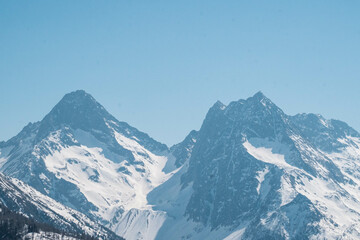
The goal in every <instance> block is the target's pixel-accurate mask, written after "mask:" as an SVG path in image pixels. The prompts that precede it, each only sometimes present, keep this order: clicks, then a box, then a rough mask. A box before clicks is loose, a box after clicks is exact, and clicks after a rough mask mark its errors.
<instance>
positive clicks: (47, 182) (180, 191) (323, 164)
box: [0, 90, 360, 240]
mask: <svg viewBox="0 0 360 240" xmlns="http://www.w3.org/2000/svg"><path fill="white" fill-rule="evenodd" d="M359 170H360V134H359V133H358V132H357V131H355V130H354V129H353V128H351V127H350V126H348V125H347V124H346V123H344V122H341V121H338V120H327V119H324V118H323V117H322V116H320V115H316V114H298V115H295V116H289V115H287V114H285V113H284V112H283V111H282V110H281V109H280V108H278V107H277V106H276V105H275V104H274V103H273V102H272V101H271V100H270V99H268V98H267V97H266V96H264V95H263V94H262V93H261V92H259V93H257V94H255V95H254V96H253V97H250V98H248V99H246V100H239V101H234V102H231V103H230V104H229V105H227V106H226V105H224V104H222V103H221V102H216V103H215V104H214V105H213V106H212V107H211V108H210V110H209V112H208V113H207V115H206V117H205V120H204V122H203V124H202V126H201V128H200V130H198V131H192V132H190V133H189V135H188V136H187V137H186V138H185V139H184V141H183V142H181V143H179V144H176V145H174V146H172V147H170V148H168V147H167V146H166V145H164V144H162V143H159V142H157V141H156V140H154V139H152V138H151V137H150V136H148V135H147V134H146V133H143V132H141V131H139V130H137V129H136V128H134V127H132V126H130V125H129V124H127V123H125V122H120V121H118V120H117V119H116V118H114V117H113V116H112V115H111V114H110V113H108V112H107V111H106V110H105V109H104V107H103V106H101V105H100V104H99V103H98V102H97V101H96V100H95V99H94V98H93V97H92V96H91V95H90V94H88V93H86V92H84V91H81V90H79V91H75V92H72V93H69V94H66V95H65V96H64V97H63V99H62V100H61V101H60V102H59V103H58V104H57V105H56V106H55V107H54V108H53V109H52V110H51V111H50V113H49V114H47V115H46V116H45V117H44V118H43V119H42V120H41V121H39V122H36V123H31V124H29V125H27V126H26V127H25V128H24V129H23V130H22V131H21V132H20V133H19V134H18V135H17V136H15V137H13V138H11V139H10V140H8V141H6V142H1V143H0V171H1V172H2V173H3V174H4V175H6V176H4V175H0V193H1V197H0V201H1V203H2V204H3V205H5V206H7V207H8V208H10V209H11V210H13V211H17V212H21V213H22V214H24V215H25V216H27V217H29V218H33V219H35V220H36V221H39V222H44V223H47V224H50V225H56V226H57V227H59V228H61V230H67V231H73V232H78V233H86V234H89V235H92V236H97V237H99V236H101V237H102V238H103V239H115V238H116V237H115V235H114V234H113V233H112V232H111V231H113V232H114V233H115V234H117V235H118V236H121V237H124V238H125V239H228V240H229V239H324V238H326V239H356V238H360V201H359V199H360V190H359V189H360V172H359ZM35 209H37V210H35ZM110 230H111V231H110Z"/></svg>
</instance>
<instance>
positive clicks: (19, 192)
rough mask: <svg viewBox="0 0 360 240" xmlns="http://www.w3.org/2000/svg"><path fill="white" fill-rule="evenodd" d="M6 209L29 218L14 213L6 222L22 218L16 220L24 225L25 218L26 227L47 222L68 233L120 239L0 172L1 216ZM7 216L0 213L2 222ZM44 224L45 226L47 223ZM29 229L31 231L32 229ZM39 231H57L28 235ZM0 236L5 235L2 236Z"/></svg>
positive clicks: (78, 213)
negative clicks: (20, 217)
mask: <svg viewBox="0 0 360 240" xmlns="http://www.w3.org/2000/svg"><path fill="white" fill-rule="evenodd" d="M2 205H4V206H2ZM6 210H8V211H9V210H11V211H13V215H14V214H17V213H18V214H20V215H19V216H22V217H23V218H24V217H26V218H29V219H30V220H26V218H24V219H25V220H22V219H19V216H16V217H15V218H14V217H13V218H9V217H8V218H9V219H11V220H12V221H10V223H9V224H11V223H13V222H14V221H19V220H21V221H19V222H23V225H26V223H27V222H29V223H31V224H30V225H29V224H28V227H29V226H36V225H39V224H43V223H46V224H47V225H49V226H52V227H53V228H56V229H57V230H59V229H60V230H62V231H63V232H68V233H69V234H70V233H71V234H79V235H81V234H86V235H88V236H92V237H96V238H97V239H119V240H121V239H122V238H120V237H117V236H116V235H115V234H114V233H113V232H111V231H110V230H108V229H106V228H104V227H103V226H101V225H99V224H97V223H95V222H93V221H91V220H90V219H89V218H88V217H86V216H85V215H84V214H82V213H80V212H77V211H75V210H73V209H71V208H69V207H65V206H64V205H62V204H60V203H58V202H56V201H55V200H53V199H52V198H49V197H47V196H45V195H43V194H41V193H40V192H38V191H36V190H35V189H33V188H32V187H30V186H28V185H27V184H25V183H23V182H21V181H20V180H17V179H14V178H10V177H6V176H4V175H3V174H1V173H0V212H1V216H3V215H4V212H6ZM8 215H9V214H8ZM4 217H5V218H4ZM6 217H7V216H3V218H4V219H2V221H1V222H2V224H3V223H4V221H5V219H6ZM31 221H35V222H31ZM9 224H8V225H9ZM15 227H16V226H15ZM19 227H20V226H18V228H19ZM23 227H24V226H23ZM40 227H43V225H40ZM44 227H46V228H48V227H47V226H44ZM46 228H45V229H46ZM45 229H43V230H45ZM26 232H28V231H26ZM29 233H31V231H30V232H29ZM7 234H8V233H6V234H5V236H7ZM41 234H45V235H49V234H56V232H55V233H51V232H46V233H45V232H43V233H41V232H38V233H35V232H34V233H33V234H32V235H34V238H31V239H42V238H41ZM35 235H39V237H38V238H35ZM8 237H9V236H8ZM2 239H8V238H7V237H4V238H2ZM69 239H70V238H69Z"/></svg>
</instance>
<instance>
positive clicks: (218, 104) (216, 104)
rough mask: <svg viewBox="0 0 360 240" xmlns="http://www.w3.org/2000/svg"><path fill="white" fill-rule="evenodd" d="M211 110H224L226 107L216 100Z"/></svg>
mask: <svg viewBox="0 0 360 240" xmlns="http://www.w3.org/2000/svg"><path fill="white" fill-rule="evenodd" d="M211 108H212V109H220V110H224V109H225V108H226V105H225V104H223V103H222V102H221V101H219V100H217V101H216V102H215V103H214V105H213V106H212V107H211Z"/></svg>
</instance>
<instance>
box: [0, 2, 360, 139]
mask: <svg viewBox="0 0 360 240" xmlns="http://www.w3.org/2000/svg"><path fill="white" fill-rule="evenodd" d="M359 12H360V1H358V0H353V1H351V0H349V1H331V0H318V1H288V0H287V1H278V0H273V1H267V0H266V1H265V0H264V1H256V0H255V1H239V0H234V1H232V0H228V1H226V0H225V1H224V0H222V1H217V0H211V1H208V0H207V1H197V0H191V1H190V0H183V1H159V0H152V1H143V0H136V1H134V0H131V1H130V0H116V1H111V0H108V1H90V0H86V1H85V0H77V1H73V0H62V1H49V0H44V1H38V0H34V1H25V0H17V1H8V0H0V114H1V115H0V140H7V139H9V138H11V137H13V136H15V135H16V134H17V133H18V132H19V131H20V130H21V129H22V128H23V127H24V126H25V125H26V124H27V123H29V122H35V121H39V120H41V119H42V118H43V117H44V116H45V115H46V114H47V113H48V112H49V111H50V110H51V109H52V107H54V106H55V104H56V103H57V102H58V101H59V100H60V99H61V98H62V97H63V95H65V94H66V93H68V92H71V91H74V90H77V89H83V90H85V91H87V92H88V93H90V94H91V95H92V96H93V97H95V99H97V100H98V101H99V102H100V103H101V104H102V105H103V106H104V107H105V108H106V109H107V110H108V111H109V112H110V113H111V114H113V115H114V116H115V117H116V118H117V119H118V120H120V121H126V122H128V123H129V124H130V125H132V126H134V127H136V128H138V129H139V130H141V131H144V132H146V133H148V134H149V135H150V136H152V137H153V138H155V139H156V140H158V141H160V142H163V143H166V144H167V145H169V146H171V145H172V144H174V143H178V142H180V141H182V140H183V138H185V136H186V135H187V134H188V133H189V132H190V131H191V130H192V129H199V128H200V126H201V123H202V121H203V119H204V117H205V115H206V113H207V111H208V109H209V108H210V107H211V106H212V105H213V104H214V103H215V102H216V101H217V100H220V101H221V102H223V103H225V104H228V103H229V102H231V101H235V100H238V99H246V98H248V97H250V96H252V95H253V94H255V93H256V92H257V91H260V90H261V91H262V92H263V93H264V94H265V95H266V96H267V97H268V98H270V99H271V100H272V101H273V102H274V103H275V104H277V105H278V106H279V107H280V108H282V109H283V110H284V111H285V113H287V114H290V115H294V114H296V113H303V112H305V113H309V112H312V113H320V114H322V115H323V116H324V117H326V118H334V119H340V120H343V121H345V122H347V123H348V124H349V125H350V126H352V127H353V128H355V129H356V130H358V131H359V130H360V107H359V106H360V14H359Z"/></svg>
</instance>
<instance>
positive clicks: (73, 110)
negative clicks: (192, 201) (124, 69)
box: [0, 91, 169, 236]
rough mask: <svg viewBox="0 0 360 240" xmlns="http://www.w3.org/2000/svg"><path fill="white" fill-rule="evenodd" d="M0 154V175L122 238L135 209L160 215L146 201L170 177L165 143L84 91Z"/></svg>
mask: <svg viewBox="0 0 360 240" xmlns="http://www.w3.org/2000/svg"><path fill="white" fill-rule="evenodd" d="M0 152H1V153H0V171H1V172H3V173H4V174H6V175H8V176H11V177H15V178H17V179H20V180H21V181H23V182H25V183H27V184H29V185H30V186H32V187H33V188H35V189H36V190H38V191H39V192H41V193H42V194H45V195H47V196H49V197H51V198H53V199H55V200H56V201H58V202H61V203H62V204H64V205H66V206H68V207H71V208H73V209H75V210H77V211H80V212H82V213H84V214H85V215H87V216H88V217H89V218H91V219H93V220H96V221H99V222H100V223H101V224H104V225H106V226H107V227H109V228H111V229H113V230H115V231H116V232H117V233H118V234H119V235H126V232H127V229H128V228H129V226H128V224H129V223H128V218H133V217H135V218H136V215H138V214H139V211H140V212H141V215H145V216H148V218H149V219H152V218H157V217H158V214H157V213H154V212H153V211H152V210H151V208H150V207H149V206H148V205H147V200H146V196H147V193H148V192H149V191H151V190H152V189H153V188H154V187H156V186H158V185H159V184H161V183H162V182H164V181H165V180H166V179H167V178H168V176H169V174H165V173H164V172H162V169H163V167H164V166H165V164H166V161H167V157H166V155H167V153H168V148H167V146H166V145H164V144H161V143H159V142H157V141H155V140H153V139H152V138H150V137H149V136H148V135H147V134H145V133H142V132H140V131H138V130H137V129H135V128H133V127H131V126H129V125H128V124H127V123H124V122H120V121H118V120H116V119H115V118H114V117H113V116H112V115H110V114H109V113H108V112H107V111H106V110H105V109H104V108H103V107H102V106H101V105H100V104H99V103H98V102H96V100H95V99H94V98H93V97H92V96H90V95H89V94H87V93H86V92H84V91H76V92H72V93H69V94H67V95H65V96H64V98H63V99H62V100H61V101H60V102H59V103H58V104H57V105H56V106H55V107H54V108H53V109H52V110H51V112H50V113H49V114H47V115H46V116H45V117H44V119H43V120H42V121H40V122H36V123H30V124H29V125H27V126H26V127H25V128H24V129H23V130H22V131H21V132H20V133H19V134H18V135H17V136H15V137H14V138H12V139H10V140H9V141H7V142H5V143H2V144H1V145H0ZM160 216H161V214H160ZM124 218H125V221H126V222H124V221H123V219H124ZM125 226H127V227H126V229H124V227H125ZM149 228H151V226H149ZM141 229H142V231H145V234H146V235H149V234H150V233H149V232H146V231H147V230H146V229H148V228H146V227H141ZM136 234H137V233H136ZM138 235H139V234H138ZM140 235H141V233H140ZM140 235H139V236H140Z"/></svg>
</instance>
